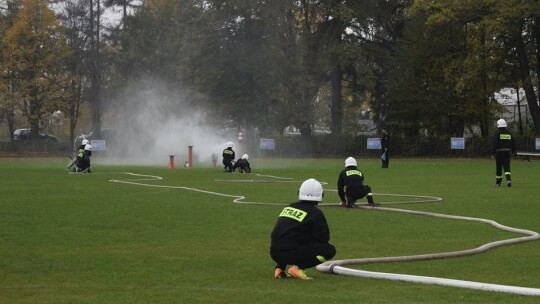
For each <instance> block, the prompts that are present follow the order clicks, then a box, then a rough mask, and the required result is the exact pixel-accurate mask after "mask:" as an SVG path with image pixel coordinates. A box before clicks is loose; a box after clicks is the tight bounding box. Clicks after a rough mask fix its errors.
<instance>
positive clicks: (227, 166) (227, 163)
mask: <svg viewBox="0 0 540 304" xmlns="http://www.w3.org/2000/svg"><path fill="white" fill-rule="evenodd" d="M233 147H234V144H233V143H232V141H230V142H228V143H227V148H225V150H223V154H222V156H223V166H224V167H223V171H225V172H233V169H234V166H233V161H234V158H235V155H234V150H233Z"/></svg>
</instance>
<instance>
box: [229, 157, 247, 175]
mask: <svg viewBox="0 0 540 304" xmlns="http://www.w3.org/2000/svg"><path fill="white" fill-rule="evenodd" d="M236 169H238V172H240V173H251V166H250V165H249V155H247V154H244V155H242V158H241V159H239V160H237V161H236V163H234V167H233V171H235V170H236Z"/></svg>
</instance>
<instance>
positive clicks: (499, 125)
mask: <svg viewBox="0 0 540 304" xmlns="http://www.w3.org/2000/svg"><path fill="white" fill-rule="evenodd" d="M497 128H506V120H504V119H502V118H501V119H499V120H497Z"/></svg>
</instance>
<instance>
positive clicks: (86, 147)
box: [84, 145, 92, 151]
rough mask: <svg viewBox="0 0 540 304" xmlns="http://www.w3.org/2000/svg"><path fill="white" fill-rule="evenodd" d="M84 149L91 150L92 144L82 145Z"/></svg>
mask: <svg viewBox="0 0 540 304" xmlns="http://www.w3.org/2000/svg"><path fill="white" fill-rule="evenodd" d="M84 151H92V146H91V145H86V146H84Z"/></svg>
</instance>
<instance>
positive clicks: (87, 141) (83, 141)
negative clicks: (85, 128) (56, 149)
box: [81, 138, 90, 146]
mask: <svg viewBox="0 0 540 304" xmlns="http://www.w3.org/2000/svg"><path fill="white" fill-rule="evenodd" d="M89 143H90V141H89V140H88V139H86V138H85V139H83V140H82V143H81V144H82V145H83V146H86V145H88V144H89Z"/></svg>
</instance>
